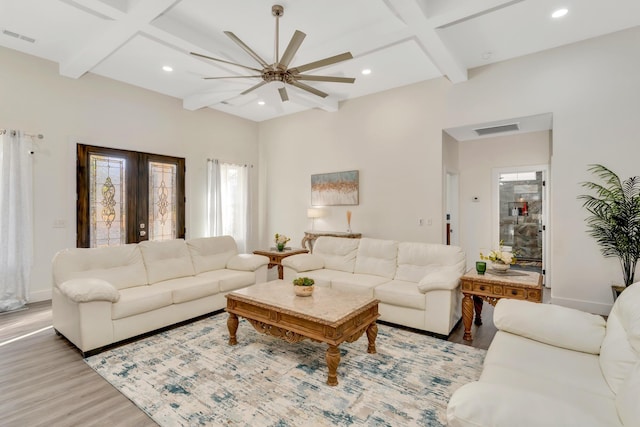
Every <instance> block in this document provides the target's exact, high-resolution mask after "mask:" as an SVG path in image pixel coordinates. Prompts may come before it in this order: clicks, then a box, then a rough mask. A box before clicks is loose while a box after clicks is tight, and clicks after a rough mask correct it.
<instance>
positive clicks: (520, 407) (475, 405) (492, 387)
mask: <svg viewBox="0 0 640 427" xmlns="http://www.w3.org/2000/svg"><path fill="white" fill-rule="evenodd" d="M524 387H526V385H523V388H515V387H512V386H508V385H504V384H492V383H485V382H472V383H469V384H465V385H464V386H462V387H460V388H459V389H458V390H456V391H455V393H453V395H452V396H451V399H450V400H449V404H448V406H447V425H448V426H449V427H478V426H494V427H512V426H518V427H540V426H545V427H564V426H581V427H586V426H589V427H590V426H600V425H602V421H601V420H598V419H596V418H595V417H594V416H592V415H591V414H589V411H588V408H578V407H576V406H573V405H570V404H568V403H565V402H562V401H559V400H557V399H554V398H553V397H549V396H545V395H542V394H540V393H536V392H531V391H528V390H526V389H525V388H524Z"/></svg>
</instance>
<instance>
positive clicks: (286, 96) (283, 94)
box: [278, 87, 289, 102]
mask: <svg viewBox="0 0 640 427" xmlns="http://www.w3.org/2000/svg"><path fill="white" fill-rule="evenodd" d="M278 92H280V99H281V100H282V102H286V101H288V100H289V94H287V89H286V88H283V87H281V88H279V89H278Z"/></svg>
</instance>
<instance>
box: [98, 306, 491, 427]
mask: <svg viewBox="0 0 640 427" xmlns="http://www.w3.org/2000/svg"><path fill="white" fill-rule="evenodd" d="M226 321H227V315H226V313H222V314H218V315H215V316H212V317H209V318H206V319H203V320H199V321H197V322H194V323H191V324H188V325H186V326H181V327H179V328H175V329H171V330H168V331H165V332H162V333H159V334H157V335H153V336H151V337H148V338H144V339H141V340H138V341H135V342H133V343H130V344H126V345H124V346H121V347H117V348H114V349H112V350H109V351H106V352H103V353H100V354H97V355H95V356H92V357H90V358H87V359H86V362H87V364H89V366H91V367H92V368H93V369H94V370H95V371H96V372H98V373H99V374H100V375H101V376H103V377H104V378H105V379H106V380H107V381H108V382H110V383H111V384H113V385H114V386H115V387H116V388H117V389H118V390H119V391H120V392H121V393H123V394H124V395H125V396H127V397H128V398H129V399H130V400H131V401H133V402H134V403H135V404H136V405H137V406H138V407H139V408H141V409H142V410H143V411H145V412H146V413H147V414H148V415H149V416H150V417H151V418H152V419H153V420H154V421H155V422H157V423H158V424H160V425H162V426H182V425H184V426H196V425H211V426H217V425H220V426H251V427H257V426H274V427H275V426H277V427H289V426H291V427H293V426H441V425H442V426H443V425H446V418H445V414H446V406H447V402H448V400H449V397H450V396H451V394H452V393H453V392H454V391H455V390H456V389H457V388H458V387H460V386H462V385H464V384H466V383H468V382H470V381H474V380H476V379H477V378H478V377H479V376H480V372H481V366H482V362H483V360H484V356H485V353H486V352H485V351H484V350H478V349H474V348H471V347H467V346H463V345H459V344H453V343H449V342H446V341H443V340H440V339H437V338H432V337H429V336H425V335H421V334H416V333H413V332H409V331H405V330H402V329H398V328H393V327H390V326H386V325H379V331H378V338H377V340H376V347H377V350H378V353H377V354H368V353H367V337H366V335H364V336H362V337H361V338H360V339H359V340H358V341H356V342H353V343H343V344H342V345H340V350H341V360H340V365H339V366H338V381H339V384H338V385H337V386H335V387H331V386H328V385H327V384H326V383H325V382H326V380H327V366H326V363H325V359H324V357H325V350H326V348H327V346H326V345H325V344H321V343H316V342H312V341H308V340H305V341H302V342H299V343H294V344H291V343H287V342H285V341H282V340H279V339H277V338H273V337H270V336H266V335H261V334H259V333H257V332H256V331H255V330H254V329H253V327H252V326H251V325H250V324H249V323H248V322H247V321H244V320H242V319H241V321H240V326H239V328H238V345H237V346H229V345H228V344H227V340H228V338H229V332H228V330H227V324H226Z"/></svg>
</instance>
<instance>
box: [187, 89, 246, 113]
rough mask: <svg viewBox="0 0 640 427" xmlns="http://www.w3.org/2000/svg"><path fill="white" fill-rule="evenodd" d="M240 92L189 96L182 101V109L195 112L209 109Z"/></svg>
mask: <svg viewBox="0 0 640 427" xmlns="http://www.w3.org/2000/svg"><path fill="white" fill-rule="evenodd" d="M238 94H239V91H237V90H234V91H224V92H207V93H197V94H195V95H190V96H187V97H186V98H183V99H182V107H183V108H184V109H185V110H189V111H195V110H199V109H200V108H204V107H208V106H210V105H215V104H218V103H220V102H222V101H224V100H226V99H229V98H233V97H234V96H237V95H238Z"/></svg>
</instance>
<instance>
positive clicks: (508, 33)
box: [0, 0, 640, 121]
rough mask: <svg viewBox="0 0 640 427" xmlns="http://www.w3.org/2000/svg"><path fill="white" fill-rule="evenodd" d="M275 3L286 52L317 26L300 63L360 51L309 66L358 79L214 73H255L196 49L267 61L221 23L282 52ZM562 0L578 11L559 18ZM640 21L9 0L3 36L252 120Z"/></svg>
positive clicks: (635, 12) (254, 43) (409, 5)
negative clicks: (291, 81) (302, 80)
mask: <svg viewBox="0 0 640 427" xmlns="http://www.w3.org/2000/svg"><path fill="white" fill-rule="evenodd" d="M272 4H281V5H283V6H284V9H285V10H284V16H283V17H282V18H280V48H279V49H280V53H281V54H282V52H283V51H284V50H285V48H286V46H287V44H288V43H289V40H290V39H291V37H292V35H293V32H294V31H295V30H300V31H303V32H304V33H306V34H307V37H306V38H305V40H304V42H303V43H302V45H301V47H300V49H299V50H298V52H297V54H296V55H295V57H294V58H293V60H292V61H291V66H297V65H302V64H306V63H308V62H312V61H316V60H319V59H323V58H325V57H329V56H333V55H337V54H340V53H342V52H345V51H350V52H351V53H352V54H353V56H354V59H351V60H348V61H345V62H340V63H337V64H334V65H331V66H328V67H324V68H320V69H316V70H313V71H309V72H307V73H306V74H317V75H328V76H344V77H355V78H356V82H355V83H354V84H346V83H320V82H306V83H307V84H309V85H310V86H313V87H315V88H317V89H319V90H322V91H324V92H327V93H329V94H330V96H328V97H327V98H324V99H323V98H320V97H317V96H315V95H311V94H309V93H307V92H304V91H301V90H299V89H298V88H295V87H291V86H289V85H287V91H288V93H289V97H290V101H288V102H284V103H283V102H281V100H280V97H279V95H278V91H277V88H278V87H279V85H281V84H282V83H275V82H274V83H269V84H266V85H264V86H262V87H261V88H259V89H257V90H255V91H252V92H250V93H249V94H246V95H240V92H242V91H244V90H246V89H248V88H249V87H251V86H253V85H255V84H256V83H258V82H260V80H259V79H258V78H246V79H245V78H243V79H223V80H204V79H203V77H206V76H238V75H243V74H245V75H246V74H247V73H251V72H249V71H247V70H245V69H243V68H240V67H235V66H233V65H226V64H221V63H216V62H213V61H209V60H206V59H201V58H197V57H194V56H192V55H190V54H189V52H191V51H195V52H198V53H202V54H205V55H208V56H213V57H216V58H221V59H225V60H227V61H231V62H234V63H239V64H243V65H247V66H250V67H256V68H261V67H260V66H259V64H257V63H256V62H255V60H254V59H252V58H251V57H250V56H248V55H247V53H246V52H245V51H244V50H242V49H241V48H240V47H239V46H238V45H237V44H235V43H234V42H233V41H232V40H231V39H229V38H228V37H227V36H225V35H224V34H223V31H232V32H233V33H235V35H236V36H238V37H239V38H240V39H241V40H242V41H243V42H244V43H246V44H247V45H248V46H249V47H250V48H251V49H253V50H254V51H255V52H256V53H257V54H258V55H259V56H261V57H262V58H264V59H265V60H267V62H272V61H273V57H274V38H275V18H274V17H273V16H272V14H271V6H272ZM559 7H566V8H568V9H569V13H568V14H567V15H566V16H565V17H564V18H561V19H552V18H551V16H550V15H551V13H552V12H553V11H554V10H556V9H557V8H559ZM638 25H640V1H639V0H616V1H615V2H611V1H604V0H509V1H507V0H322V1H318V0H273V3H271V2H266V1H264V0H0V45H1V46H5V47H8V48H11V49H15V50H18V51H21V52H24V53H28V54H31V55H34V56H38V57H41V58H46V59H49V60H51V61H54V62H56V63H58V64H59V69H60V74H61V75H63V76H66V77H71V78H82V75H83V74H85V73H87V72H91V73H95V74H98V75H101V76H105V77H109V78H111V79H115V80H119V81H122V82H126V83H129V84H132V85H135V86H140V87H143V88H146V89H149V90H152V91H155V92H159V93H162V94H165V95H169V96H173V97H176V98H180V99H182V100H183V105H184V107H185V108H186V109H189V110H195V109H198V108H204V107H210V108H214V109H216V110H220V111H224V112H227V113H230V114H233V115H237V116H240V117H244V118H247V119H250V120H254V121H262V120H267V119H271V118H274V117H278V116H281V115H285V114H291V113H295V112H298V111H303V110H306V109H309V108H321V109H323V110H326V111H336V110H337V109H338V105H339V104H338V103H339V102H340V101H343V100H346V99H351V98H356V97H359V96H363V95H367V94H371V93H375V92H380V91H383V90H387V89H391V88H394V87H398V86H403V85H407V84H411V83H415V82H418V81H423V80H428V79H432V78H436V77H440V76H446V77H447V78H448V79H449V80H451V81H452V82H453V83H459V82H463V81H465V80H467V78H468V77H467V70H468V69H470V68H473V67H477V66H481V65H486V64H490V63H492V62H497V61H503V60H506V59H510V58H515V57H518V56H522V55H526V54H530V53H533V52H539V51H542V50H545V49H551V48H554V47H557V46H561V45H565V44H568V43H573V42H576V41H580V40H584V39H588V38H592V37H597V36H600V35H603V34H607V33H611V32H614V31H619V30H623V29H626V28H630V27H635V26H638ZM28 39H34V40H35V42H30V41H29V40H28ZM163 65H170V66H171V67H173V69H174V71H173V72H171V73H167V72H165V71H163V70H162V66H163ZM364 68H370V69H371V70H372V72H371V74H370V75H367V76H365V75H362V74H361V71H362V70H363V69H364ZM258 101H264V102H265V105H259V104H258Z"/></svg>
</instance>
